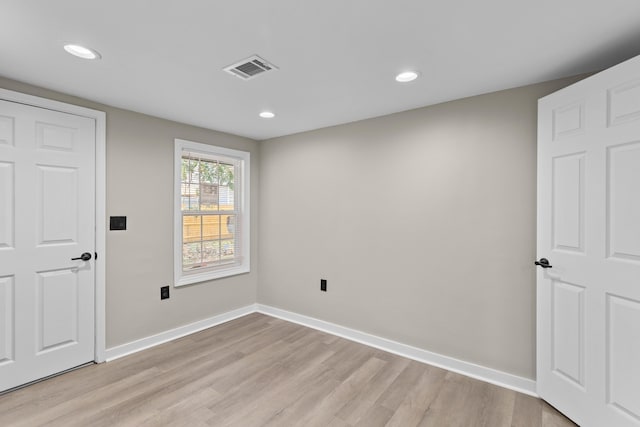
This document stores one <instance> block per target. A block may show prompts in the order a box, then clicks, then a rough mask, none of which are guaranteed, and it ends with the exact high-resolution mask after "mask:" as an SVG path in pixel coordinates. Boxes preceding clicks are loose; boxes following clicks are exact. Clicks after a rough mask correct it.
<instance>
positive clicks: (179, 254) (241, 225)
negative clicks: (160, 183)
mask: <svg viewBox="0 0 640 427" xmlns="http://www.w3.org/2000/svg"><path fill="white" fill-rule="evenodd" d="M174 179H175V190H174V194H175V214H174V215H175V225H174V227H175V233H174V257H175V262H174V270H175V286H182V285H188V284H191V283H196V282H202V281H205V280H212V279H218V278H221V277H227V276H232V275H235V274H240V273H247V272H249V218H250V216H249V153H247V152H245V151H238V150H232V149H229V148H222V147H215V146H212V145H207V144H200V143H197V142H191V141H185V140H181V139H176V140H175V178H174Z"/></svg>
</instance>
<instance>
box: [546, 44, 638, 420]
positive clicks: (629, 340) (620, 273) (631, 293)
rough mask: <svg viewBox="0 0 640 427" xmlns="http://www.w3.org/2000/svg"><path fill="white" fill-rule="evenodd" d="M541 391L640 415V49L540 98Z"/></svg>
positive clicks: (573, 414)
mask: <svg viewBox="0 0 640 427" xmlns="http://www.w3.org/2000/svg"><path fill="white" fill-rule="evenodd" d="M538 258H539V259H540V258H546V259H548V261H549V265H550V266H551V268H543V267H542V266H541V267H538V272H537V288H538V296H537V304H538V309H537V314H538V357H537V364H538V366H537V368H538V369H537V385H538V394H540V396H541V397H542V398H543V399H545V400H547V401H548V402H549V403H550V404H552V405H553V406H555V407H556V408H558V409H559V410H560V411H562V412H563V413H565V414H566V415H567V416H568V417H569V418H571V419H573V420H574V421H576V422H577V423H578V424H580V425H582V426H612V427H613V426H620V427H622V426H640V57H636V58H633V59H631V60H629V61H627V62H625V63H622V64H620V65H618V66H616V67H613V68H611V69H609V70H606V71H604V72H601V73H599V74H596V75H594V76H591V77H590V78H588V79H586V80H583V81H581V82H578V83H576V84H574V85H572V86H570V87H568V88H565V89H563V90H560V91H558V92H556V93H553V94H551V95H549V96H547V97H545V98H542V99H541V100H540V101H539V110H538Z"/></svg>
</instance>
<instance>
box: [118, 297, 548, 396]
mask: <svg viewBox="0 0 640 427" xmlns="http://www.w3.org/2000/svg"><path fill="white" fill-rule="evenodd" d="M251 313H262V314H265V315H267V316H271V317H277V318H279V319H283V320H286V321H288V322H292V323H297V324H299V325H302V326H306V327H309V328H313V329H317V330H319V331H323V332H326V333H329V334H331V335H336V336H339V337H341V338H345V339H348V340H350V341H355V342H357V343H360V344H364V345H367V346H369V347H373V348H377V349H380V350H383V351H386V352H389V353H392V354H397V355H398V356H402V357H406V358H408V359H412V360H416V361H418V362H422V363H426V364H428V365H432V366H437V367H439V368H442V369H446V370H448V371H452V372H456V373H458V374H461V375H465V376H467V377H471V378H475V379H477V380H480V381H484V382H488V383H491V384H495V385H497V386H500V387H504V388H508V389H510V390H514V391H517V392H519V393H524V394H527V395H529V396H533V397H539V396H538V395H537V394H536V382H535V381H534V380H530V379H528V378H524V377H520V376H517V375H513V374H509V373H506V372H502V371H498V370H496V369H492V368H487V367H485V366H481V365H476V364H475V363H470V362H465V361H463V360H458V359H455V358H453V357H449V356H444V355H442V354H438V353H433V352H431V351H427V350H423V349H420V348H416V347H412V346H410V345H407V344H402V343H399V342H396V341H392V340H389V339H386V338H381V337H378V336H376V335H371V334H367V333H365V332H360V331H357V330H355V329H350V328H346V327H344V326H340V325H336V324H335V323H330V322H326V321H324V320H320V319H316V318H313V317H309V316H304V315H302V314H298V313H293V312H291V311H286V310H282V309H279V308H276V307H271V306H268V305H264V304H251V305H247V306H245V307H242V308H239V309H236V310H232V311H228V312H226V313H222V314H219V315H217V316H214V317H210V318H208V319H204V320H201V321H199V322H195V323H191V324H189V325H185V326H181V327H179V328H176V329H172V330H170V331H166V332H162V333H159V334H156V335H152V336H150V337H146V338H142V339H139V340H136V341H133V342H130V343H127V344H123V345H120V346H117V347H113V348H110V349H108V350H107V352H106V360H107V362H110V361H112V360H114V359H117V358H120V357H123V356H127V355H130V354H133V353H136V352H138V351H142V350H146V349H148V348H151V347H154V346H156V345H159V344H163V343H166V342H168V341H171V340H174V339H177V338H181V337H184V336H186V335H189V334H193V333H196V332H199V331H202V330H203V329H207V328H211V327H213V326H217V325H219V324H222V323H226V322H228V321H231V320H234V319H237V318H239V317H242V316H246V315H248V314H251Z"/></svg>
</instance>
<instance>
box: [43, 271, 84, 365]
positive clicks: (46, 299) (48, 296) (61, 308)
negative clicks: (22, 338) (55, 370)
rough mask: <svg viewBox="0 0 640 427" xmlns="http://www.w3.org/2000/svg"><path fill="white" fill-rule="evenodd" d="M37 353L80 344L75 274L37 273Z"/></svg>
mask: <svg viewBox="0 0 640 427" xmlns="http://www.w3.org/2000/svg"><path fill="white" fill-rule="evenodd" d="M36 304H37V307H38V316H37V320H38V322H37V336H38V353H40V352H43V351H49V350H51V349H54V348H56V347H59V346H63V345H68V344H76V343H77V342H78V277H77V274H76V273H74V272H73V271H72V270H59V271H44V272H40V273H38V291H37V293H36Z"/></svg>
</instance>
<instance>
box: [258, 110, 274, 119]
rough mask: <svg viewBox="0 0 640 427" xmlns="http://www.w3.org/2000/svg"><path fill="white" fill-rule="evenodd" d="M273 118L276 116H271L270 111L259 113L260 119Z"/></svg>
mask: <svg viewBox="0 0 640 427" xmlns="http://www.w3.org/2000/svg"><path fill="white" fill-rule="evenodd" d="M275 116H276V115H275V114H273V113H272V112H271V111H263V112H261V113H260V117H262V118H263V119H272V118H274V117H275Z"/></svg>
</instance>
